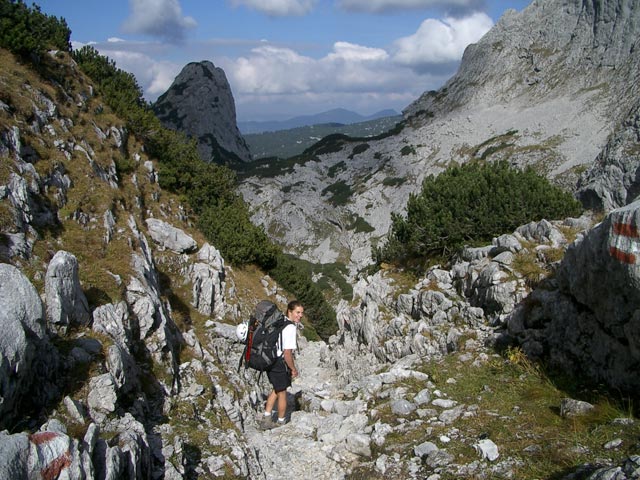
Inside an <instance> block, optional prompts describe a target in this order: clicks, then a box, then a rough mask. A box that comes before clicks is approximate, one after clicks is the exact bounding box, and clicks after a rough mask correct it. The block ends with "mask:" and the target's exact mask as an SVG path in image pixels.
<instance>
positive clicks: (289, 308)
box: [287, 300, 302, 313]
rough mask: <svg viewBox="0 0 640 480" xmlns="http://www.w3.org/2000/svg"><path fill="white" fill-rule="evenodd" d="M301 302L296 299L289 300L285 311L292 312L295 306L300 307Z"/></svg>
mask: <svg viewBox="0 0 640 480" xmlns="http://www.w3.org/2000/svg"><path fill="white" fill-rule="evenodd" d="M301 306H302V303H300V302H299V301H298V300H291V301H290V302H289V303H288V305H287V313H289V312H293V311H294V310H295V309H296V308H297V307H301Z"/></svg>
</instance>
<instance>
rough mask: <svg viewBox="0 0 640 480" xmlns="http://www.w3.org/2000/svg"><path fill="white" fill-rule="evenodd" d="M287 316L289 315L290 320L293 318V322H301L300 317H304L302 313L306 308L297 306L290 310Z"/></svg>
mask: <svg viewBox="0 0 640 480" xmlns="http://www.w3.org/2000/svg"><path fill="white" fill-rule="evenodd" d="M287 313H288V315H287V317H289V320H291V321H292V322H296V323H298V322H300V319H301V318H302V314H303V313H304V308H303V307H296V308H294V309H293V310H289V311H288V312H287Z"/></svg>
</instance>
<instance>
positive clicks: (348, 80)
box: [224, 42, 397, 95]
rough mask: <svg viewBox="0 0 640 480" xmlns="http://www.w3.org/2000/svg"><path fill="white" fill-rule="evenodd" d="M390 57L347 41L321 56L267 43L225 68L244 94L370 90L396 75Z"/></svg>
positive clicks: (379, 50) (377, 50)
mask: <svg viewBox="0 0 640 480" xmlns="http://www.w3.org/2000/svg"><path fill="white" fill-rule="evenodd" d="M389 59H390V58H389V54H388V53H387V52H386V51H385V50H382V49H379V48H369V47H364V46H361V45H355V44H352V43H347V42H337V43H335V44H334V47H333V51H332V52H330V53H329V54H328V55H326V56H325V57H323V58H320V59H314V58H311V57H307V56H304V55H300V54H299V53H297V52H295V51H294V50H292V49H289V48H282V47H275V46H271V45H268V46H262V47H258V48H255V49H253V50H252V51H251V54H250V55H248V56H244V57H240V58H238V59H236V60H232V61H229V62H228V64H227V65H226V66H225V67H224V69H225V71H226V72H227V74H228V75H229V77H230V78H231V81H232V83H233V84H234V86H235V88H236V90H237V91H238V93H244V94H267V95H270V94H289V93H303V92H305V93H309V92H315V93H320V92H328V91H344V92H346V91H355V90H358V91H367V90H368V89H374V88H376V89H377V88H379V87H380V86H381V85H382V86H384V84H385V83H386V82H388V81H389V79H391V78H395V77H396V76H397V74H396V73H394V70H397V68H395V67H393V66H392V65H390V62H389ZM389 67H393V68H392V69H389Z"/></svg>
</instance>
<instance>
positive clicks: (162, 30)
mask: <svg viewBox="0 0 640 480" xmlns="http://www.w3.org/2000/svg"><path fill="white" fill-rule="evenodd" d="M129 4H130V6H131V15H130V16H129V18H127V20H125V22H124V24H123V25H122V28H123V30H124V31H125V32H127V33H144V34H147V35H152V36H155V37H159V38H162V39H165V40H167V41H170V42H180V41H182V39H183V38H184V37H185V33H186V31H187V30H189V29H191V28H194V27H195V26H196V25H197V23H196V21H195V20H194V19H193V18H192V17H185V16H183V15H182V8H181V7H180V3H179V2H178V0H129Z"/></svg>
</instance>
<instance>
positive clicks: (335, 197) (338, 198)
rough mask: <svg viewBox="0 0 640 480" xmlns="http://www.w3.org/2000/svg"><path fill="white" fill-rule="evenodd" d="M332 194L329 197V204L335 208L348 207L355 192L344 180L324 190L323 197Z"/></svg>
mask: <svg viewBox="0 0 640 480" xmlns="http://www.w3.org/2000/svg"><path fill="white" fill-rule="evenodd" d="M327 193H329V194H331V196H330V197H329V203H331V204H332V205H333V206H334V207H338V206H340V205H346V204H347V202H348V201H349V199H350V198H351V195H352V194H353V191H352V190H351V185H349V184H348V183H346V182H345V181H343V180H340V181H338V182H336V183H333V184H331V185H329V186H328V187H327V188H325V189H324V190H322V193H321V195H325V194H327Z"/></svg>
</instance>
